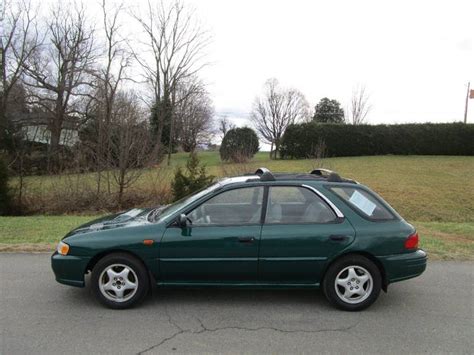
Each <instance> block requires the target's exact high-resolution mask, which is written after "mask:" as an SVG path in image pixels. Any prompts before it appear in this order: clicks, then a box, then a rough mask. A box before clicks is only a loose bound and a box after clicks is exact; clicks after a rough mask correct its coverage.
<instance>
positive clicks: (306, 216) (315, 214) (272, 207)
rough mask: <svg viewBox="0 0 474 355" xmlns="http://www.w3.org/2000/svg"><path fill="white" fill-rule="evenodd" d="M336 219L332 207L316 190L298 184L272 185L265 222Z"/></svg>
mask: <svg viewBox="0 0 474 355" xmlns="http://www.w3.org/2000/svg"><path fill="white" fill-rule="evenodd" d="M335 219H336V215H335V214H334V212H333V211H332V210H331V208H330V207H329V206H328V205H326V203H324V201H322V200H321V199H320V198H319V196H318V195H316V194H315V193H314V192H312V191H310V190H308V189H306V188H304V187H298V186H272V187H271V188H270V193H269V196H268V205H267V214H266V218H265V223H282V224H298V223H329V222H332V221H334V220H335Z"/></svg>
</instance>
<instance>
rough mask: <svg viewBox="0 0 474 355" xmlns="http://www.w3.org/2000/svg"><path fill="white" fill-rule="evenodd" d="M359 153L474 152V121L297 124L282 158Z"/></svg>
mask: <svg viewBox="0 0 474 355" xmlns="http://www.w3.org/2000/svg"><path fill="white" fill-rule="evenodd" d="M321 146H324V147H325V149H324V150H325V151H324V154H325V156H328V157H342V156H359V155H385V154H398V155H474V124H463V123H442V124H434V123H423V124H399V125H346V124H317V123H313V122H310V123H302V124H294V125H291V126H289V127H288V128H287V130H286V132H285V134H284V135H283V138H282V142H281V147H280V156H281V157H282V158H310V157H314V156H316V155H318V154H319V155H320V153H321V152H320V151H321Z"/></svg>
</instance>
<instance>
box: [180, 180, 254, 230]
mask: <svg viewBox="0 0 474 355" xmlns="http://www.w3.org/2000/svg"><path fill="white" fill-rule="evenodd" d="M262 200H263V187H261V186H259V187H245V188H241V189H234V190H229V191H224V192H222V193H220V194H219V195H217V196H214V197H212V198H211V199H209V200H207V201H206V202H204V203H203V204H201V205H200V206H198V207H196V208H195V209H194V210H192V211H191V212H190V213H188V218H189V219H190V220H191V222H192V224H193V225H194V226H203V225H234V224H254V223H260V216H261V214H262Z"/></svg>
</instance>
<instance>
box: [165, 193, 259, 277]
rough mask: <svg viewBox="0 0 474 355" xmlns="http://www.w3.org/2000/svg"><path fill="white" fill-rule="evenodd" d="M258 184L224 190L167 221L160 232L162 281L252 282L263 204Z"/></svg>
mask: <svg viewBox="0 0 474 355" xmlns="http://www.w3.org/2000/svg"><path fill="white" fill-rule="evenodd" d="M263 190H264V188H263V187H261V186H256V187H244V188H237V189H232V190H227V191H223V192H221V193H219V194H218V195H216V196H214V197H212V198H210V199H209V200H207V201H205V202H204V203H202V204H201V205H199V206H198V207H196V208H195V209H193V210H192V211H188V213H187V216H188V218H189V221H190V224H189V225H188V226H187V227H185V228H181V227H178V226H176V225H172V226H170V227H169V228H168V229H167V230H166V231H165V234H164V236H163V238H162V242H161V251H160V274H161V279H162V281H163V282H165V283H221V284H225V283H230V284H232V283H255V282H256V279H257V264H258V242H259V239H260V232H261V226H262V225H261V215H262V204H263Z"/></svg>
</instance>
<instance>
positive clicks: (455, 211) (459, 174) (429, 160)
mask: <svg viewBox="0 0 474 355" xmlns="http://www.w3.org/2000/svg"><path fill="white" fill-rule="evenodd" d="M187 156H188V155H187V154H184V153H178V154H174V155H173V157H172V161H171V166H170V167H167V166H166V163H163V164H162V167H161V168H159V169H158V168H155V169H146V170H144V171H143V173H142V175H141V177H140V179H139V181H138V182H137V184H136V188H140V189H145V190H146V189H147V188H148V187H149V185H151V181H153V179H156V175H157V171H161V173H160V174H161V176H164V178H165V179H166V180H167V181H169V180H170V179H171V178H172V173H173V171H174V169H175V168H176V167H177V166H182V165H184V164H185V162H186V159H187ZM199 157H200V159H201V161H202V162H203V163H205V164H206V165H207V168H208V171H209V173H211V174H213V175H215V176H226V175H227V176H228V175H238V174H241V173H243V172H251V171H253V170H255V168H257V167H259V166H265V167H267V168H269V169H270V170H272V171H278V172H290V171H293V172H307V171H310V170H312V169H314V168H316V167H321V166H322V167H324V168H328V169H332V170H334V171H337V172H339V173H340V174H341V175H343V176H345V177H349V178H353V179H356V180H357V181H359V182H361V183H363V184H366V185H368V186H369V187H371V188H372V189H373V190H375V191H376V192H378V193H379V194H380V195H381V196H382V197H383V198H385V199H386V200H387V201H388V202H389V203H390V204H391V205H392V206H393V207H394V208H395V209H396V210H397V211H398V212H399V213H400V214H401V215H402V216H403V217H404V218H405V219H407V220H408V221H409V222H410V223H413V224H414V225H415V226H416V227H417V228H418V230H419V232H420V236H421V241H422V242H421V243H422V246H423V247H424V248H426V249H427V250H428V252H429V253H430V256H431V257H433V258H438V259H468V260H473V259H474V255H473V254H474V250H473V248H474V247H473V243H474V177H473V176H474V157H452V156H374V157H348V158H328V159H324V160H323V161H316V160H311V159H305V160H269V158H268V153H265V152H261V153H258V154H257V155H256V156H255V157H254V159H253V160H252V161H251V162H249V163H246V164H240V165H237V164H223V163H221V162H220V159H219V155H218V152H202V153H199ZM80 177H81V179H83V180H85V181H90V183H91V184H94V179H95V177H94V175H93V174H83V175H81V176H80ZM58 181H59V183H61V177H56V176H52V177H51V176H34V177H28V178H26V184H27V186H28V190H29V191H30V193H35V192H38V193H48V191H51V190H53V189H56V188H57V187H58ZM63 182H64V183H67V181H63ZM13 183H15V181H13ZM91 218H92V217H88V216H50V217H39V216H38V217H36V216H34V217H0V250H12V249H15V248H21V245H23V246H29V247H31V248H34V247H35V246H36V247H39V246H40V245H41V248H43V249H50V248H51V243H55V242H56V241H57V240H58V239H59V238H60V237H61V236H63V235H64V234H65V233H66V232H67V231H69V230H70V229H71V228H73V227H75V226H77V225H79V224H81V223H83V222H85V221H87V220H89V219H91ZM15 245H16V246H15ZM23 249H28V248H26V247H24V248H23Z"/></svg>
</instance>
